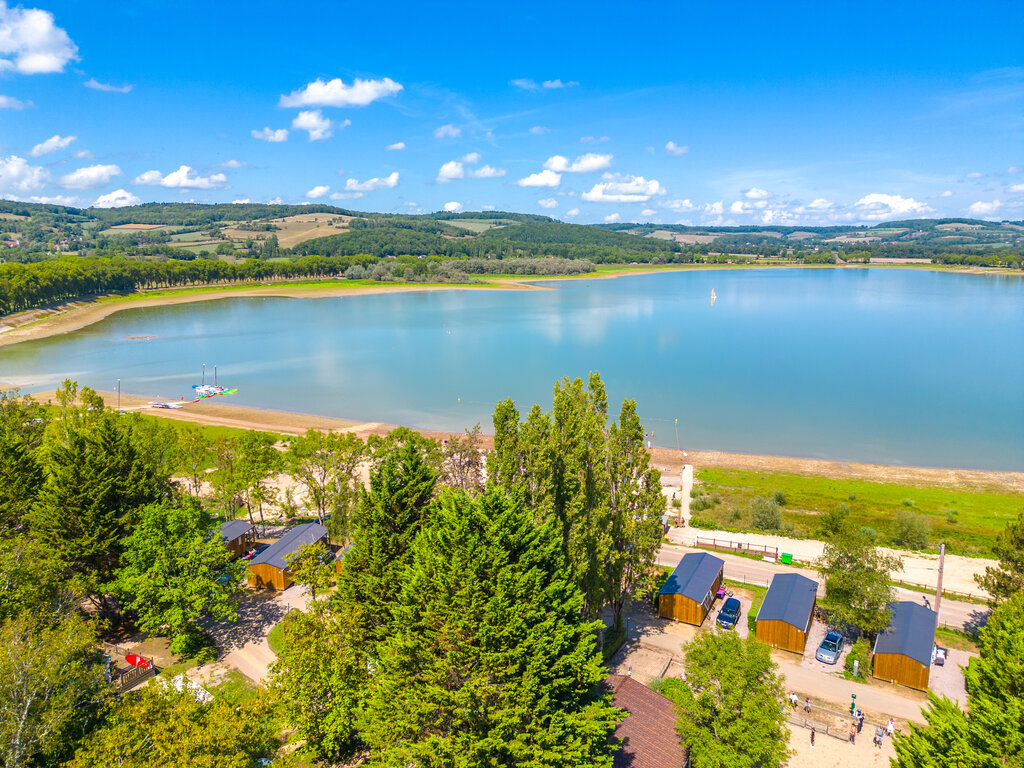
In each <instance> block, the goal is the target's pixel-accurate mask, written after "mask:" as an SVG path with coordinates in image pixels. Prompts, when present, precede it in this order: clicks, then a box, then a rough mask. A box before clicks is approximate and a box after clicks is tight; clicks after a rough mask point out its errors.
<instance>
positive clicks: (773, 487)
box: [693, 468, 1024, 555]
mask: <svg viewBox="0 0 1024 768" xmlns="http://www.w3.org/2000/svg"><path fill="white" fill-rule="evenodd" d="M697 480H698V482H699V485H698V490H699V492H700V493H702V494H704V497H705V499H706V500H707V501H706V502H704V503H707V502H710V503H711V506H709V507H708V508H706V509H699V507H700V506H703V504H702V503H698V504H697V505H696V507H695V508H694V513H693V514H694V516H696V517H699V518H703V519H705V520H708V521H709V522H713V523H715V524H716V525H717V526H720V527H721V528H722V529H724V530H753V529H754V525H753V520H752V515H751V504H752V502H753V501H754V499H755V498H756V497H758V496H769V497H770V496H773V495H774V494H775V493H777V492H779V493H781V494H782V495H783V496H784V497H785V504H784V505H783V506H782V508H781V511H782V521H783V525H784V526H792V531H791V532H790V533H791V534H792V535H795V536H807V537H810V536H814V535H815V533H816V532H817V530H818V528H819V526H820V516H821V515H822V514H823V513H824V512H826V511H828V510H830V509H833V508H835V507H837V506H839V505H840V504H842V505H845V506H846V507H847V508H849V510H850V518H851V520H852V521H853V523H854V524H855V525H856V526H858V527H867V528H871V529H873V530H874V531H875V532H876V533H877V535H878V541H879V543H885V542H887V541H889V539H890V538H891V537H892V535H893V529H894V521H895V517H896V513H897V512H899V511H901V510H904V511H909V512H913V513H914V514H917V515H920V516H922V517H923V518H924V519H925V520H927V522H928V524H929V525H930V527H931V542H932V544H938V543H939V542H942V541H944V542H946V544H947V546H948V547H949V548H950V550H951V551H953V552H956V553H958V554H974V555H987V554H990V546H991V542H992V540H993V538H994V537H995V535H996V534H997V533H999V532H1000V531H1001V530H1003V528H1004V527H1005V526H1006V523H1007V522H1009V521H1010V520H1012V519H1014V518H1016V516H1017V514H1018V513H1019V512H1020V511H1021V510H1022V509H1024V496H1022V495H1019V494H1011V493H1005V492H989V491H984V490H954V489H947V488H938V487H929V488H925V487H918V486H911V485H901V484H896V483H873V482H868V481H862V480H834V479H830V478H825V477H814V476H810V475H798V474H785V473H777V472H746V471H742V470H734V469H720V468H709V469H701V470H698V472H697ZM716 500H717V502H716Z"/></svg>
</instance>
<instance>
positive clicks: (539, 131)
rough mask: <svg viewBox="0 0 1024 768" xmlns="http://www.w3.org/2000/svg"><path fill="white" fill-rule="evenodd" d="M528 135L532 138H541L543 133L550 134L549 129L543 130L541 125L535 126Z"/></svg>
mask: <svg viewBox="0 0 1024 768" xmlns="http://www.w3.org/2000/svg"><path fill="white" fill-rule="evenodd" d="M530 133H532V134H533V135H534V136H543V135H544V134H545V133H551V129H550V128H545V127H544V126H543V125H535V126H533V128H531V129H530Z"/></svg>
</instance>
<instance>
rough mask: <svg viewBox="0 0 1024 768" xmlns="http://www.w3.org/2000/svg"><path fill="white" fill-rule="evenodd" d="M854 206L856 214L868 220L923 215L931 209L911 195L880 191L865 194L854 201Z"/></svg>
mask: <svg viewBox="0 0 1024 768" xmlns="http://www.w3.org/2000/svg"><path fill="white" fill-rule="evenodd" d="M854 208H855V209H857V215H859V216H860V217H861V218H863V219H866V220H868V221H881V220H883V219H892V218H899V217H901V216H915V215H916V216H923V215H924V214H927V213H931V211H932V209H931V207H929V206H928V205H926V204H925V203H921V202H918V201H917V200H915V199H914V198H912V197H901V196H900V195H886V194H883V193H881V192H872V193H871V194H870V195H865V196H864V197H862V198H861V199H860V200H858V201H857V202H856V203H854Z"/></svg>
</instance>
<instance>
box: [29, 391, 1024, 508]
mask: <svg viewBox="0 0 1024 768" xmlns="http://www.w3.org/2000/svg"><path fill="white" fill-rule="evenodd" d="M99 394H100V396H101V397H103V400H104V402H105V403H106V404H107V406H108V407H116V404H117V393H116V392H100V393H99ZM53 395H54V393H53V391H48V392H38V393H34V394H33V395H32V397H33V398H34V399H36V400H38V401H41V402H46V401H47V400H48V399H52V398H53ZM149 400H150V398H147V397H143V396H140V395H127V394H125V393H123V392H122V393H121V407H122V409H123V410H129V411H141V412H144V413H146V414H147V415H151V416H159V417H162V418H167V419H171V420H174V421H181V422H186V423H194V424H205V425H211V426H222V427H234V428H236V429H254V430H260V431H265V432H276V433H279V434H286V435H301V434H304V433H305V432H306V431H307V430H308V429H318V430H327V431H343V432H352V433H354V434H356V435H358V436H359V437H360V438H362V439H366V437H368V436H369V435H371V434H375V435H385V434H387V433H388V432H390V431H391V430H392V429H394V428H395V426H396V425H392V424H387V423H384V422H377V421H365V420H364V421H360V420H357V419H342V418H334V417H330V416H316V415H312V414H303V413H294V412H290V411H280V410H270V409H263V408H253V407H250V406H243V405H233V404H230V403H225V402H224V401H223V400H220V399H210V400H201V401H199V402H198V403H189V404H186V407H185V408H182V409H180V410H164V409H159V408H150V407H149V405H148V403H149ZM467 427H468V425H467ZM417 431H418V432H420V433H421V434H423V435H427V436H429V437H432V438H435V439H446V438H447V437H449V436H450V435H452V434H457V433H454V432H448V431H437V430H417ZM493 441H494V437H493V435H491V434H488V433H481V443H482V447H484V448H485V449H490V448H492V447H493V445H494V442H493ZM650 454H651V460H652V463H653V464H654V466H656V467H657V468H658V469H659V470H661V471H662V472H663V473H673V474H677V473H679V472H681V471H682V466H683V464H684V463H685V464H692V465H694V466H695V467H721V468H724V469H738V470H744V471H752V472H779V473H787V474H799V475H811V476H815V477H827V478H831V479H836V480H863V481H867V482H876V483H897V484H902V485H914V486H923V487H941V488H951V489H957V490H972V489H973V490H978V491H990V492H998V493H1015V494H1022V496H1024V472H1009V471H1001V470H978V469H956V468H940V467H908V466H900V465H889V464H868V463H863V462H848V461H831V460H828V459H811V458H801V457H793V456H769V455H759V454H747V453H731V452H728V451H709V450H705V451H701V450H690V449H688V448H680V449H677V448H658V447H654V448H652V449H650ZM1022 502H1024V499H1022Z"/></svg>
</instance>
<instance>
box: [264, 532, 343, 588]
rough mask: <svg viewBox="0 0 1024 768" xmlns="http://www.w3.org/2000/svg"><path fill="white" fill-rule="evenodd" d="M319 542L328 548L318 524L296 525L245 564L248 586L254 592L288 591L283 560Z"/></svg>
mask: <svg viewBox="0 0 1024 768" xmlns="http://www.w3.org/2000/svg"><path fill="white" fill-rule="evenodd" d="M318 541H322V542H323V543H324V545H325V546H326V545H328V538H327V529H326V528H324V526H322V525H320V524H319V523H306V524H305V525H297V526H295V527H294V528H292V529H291V530H289V531H288V532H287V533H286V534H285V535H284V536H282V537H281V538H280V539H278V540H277V541H275V542H274V543H273V544H271V545H270V546H269V547H267V548H266V549H265V550H263V551H262V552H260V553H259V554H258V555H256V557H254V558H253V559H252V560H251V561H250V562H249V586H250V587H255V588H256V589H280V590H283V589H288V587H290V586H291V585H292V574H291V572H290V571H289V570H288V562H287V557H288V556H289V555H291V554H293V553H295V552H297V551H298V550H299V548H300V547H304V546H307V545H309V544H316V543H317V542H318Z"/></svg>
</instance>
